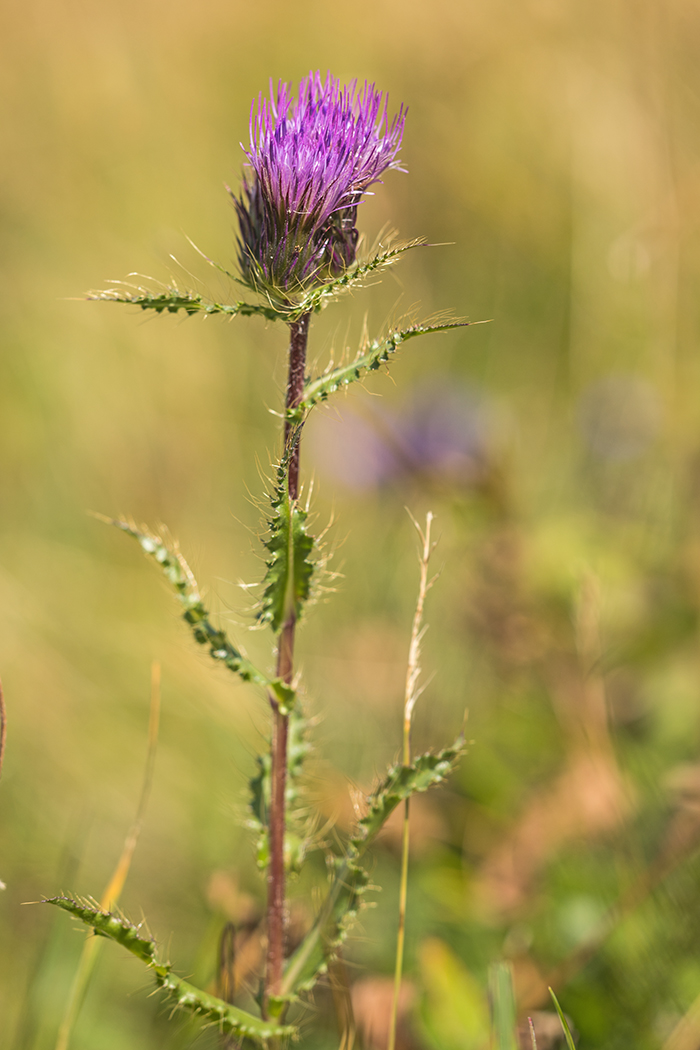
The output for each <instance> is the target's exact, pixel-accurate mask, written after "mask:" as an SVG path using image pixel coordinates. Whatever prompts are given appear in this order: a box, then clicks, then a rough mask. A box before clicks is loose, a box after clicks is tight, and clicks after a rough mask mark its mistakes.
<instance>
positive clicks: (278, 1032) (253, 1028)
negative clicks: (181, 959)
mask: <svg viewBox="0 0 700 1050" xmlns="http://www.w3.org/2000/svg"><path fill="white" fill-rule="evenodd" d="M45 903H46V904H55V905H57V906H58V907H59V908H63V909H64V911H67V912H69V913H70V914H71V915H74V916H75V917H76V918H77V919H80V920H81V921H82V922H84V923H85V924H86V925H87V926H90V927H92V929H93V930H94V931H95V933H96V934H98V935H99V936H102V937H109V938H111V939H112V940H114V941H116V942H117V943H118V944H121V945H122V947H124V948H126V949H127V950H128V951H130V952H131V953H132V954H133V955H135V956H136V957H137V958H139V959H141V961H142V962H145V963H146V965H147V966H148V968H149V969H150V970H152V971H153V974H154V976H155V979H156V983H157V984H158V986H159V987H160V988H162V989H163V991H164V992H165V993H166V994H167V995H168V997H169V998H170V999H172V1000H173V1001H174V1002H175V1004H176V1005H177V1006H180V1007H182V1008H183V1009H185V1010H188V1011H189V1012H190V1013H193V1014H195V1015H197V1016H198V1017H201V1018H202V1019H203V1020H205V1021H208V1022H209V1023H211V1024H215V1025H217V1027H218V1028H219V1030H220V1031H221V1032H223V1033H227V1034H231V1035H234V1036H237V1037H239V1038H246V1039H253V1040H255V1041H257V1042H258V1043H265V1042H266V1041H267V1040H268V1039H273V1038H277V1037H284V1036H290V1035H294V1034H295V1032H296V1029H295V1028H294V1027H293V1026H291V1025H278V1024H275V1023H274V1022H271V1021H264V1020H263V1019H262V1018H261V1017H256V1016H255V1015H254V1014H249V1013H247V1012H246V1011H245V1010H239V1009H238V1007H236V1006H231V1004H230V1003H226V1002H224V1001H223V999H217V998H216V996H214V995H208V994H207V993H206V992H203V991H202V990H201V989H199V988H195V986H194V985H192V984H190V983H189V982H188V981H184V980H182V978H180V977H178V976H176V975H175V974H174V973H173V972H172V967H171V966H170V964H169V963H162V962H159V961H158V960H157V958H156V951H155V942H154V941H153V939H152V938H151V937H144V936H143V934H142V933H141V926H135V925H134V924H133V923H130V922H129V921H128V920H127V919H125V918H124V917H123V916H121V915H116V914H114V913H113V912H108V911H102V910H101V909H100V907H99V906H98V905H97V904H96V903H95V902H93V901H91V900H87V899H84V898H73V897H66V896H61V897H52V898H50V899H49V900H47V901H45Z"/></svg>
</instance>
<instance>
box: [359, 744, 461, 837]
mask: <svg viewBox="0 0 700 1050" xmlns="http://www.w3.org/2000/svg"><path fill="white" fill-rule="evenodd" d="M463 751H464V737H463V736H462V735H460V736H459V737H458V738H457V740H456V741H455V742H454V744H453V745H452V746H451V747H446V748H444V749H443V750H442V751H438V752H437V754H434V753H433V752H430V751H429V752H427V753H426V754H424V755H420V756H419V757H418V758H417V759H415V761H414V762H412V763H411V765H410V766H401V765H396V766H392V768H391V769H390V770H389V772H388V773H387V775H386V777H385V778H384V780H382V781H381V783H380V784H379V785H378V786H377V787H376V788H375V790H374V791H373V792H372V794H371V795H370V797H369V800H368V801H369V808H368V811H367V814H366V815H365V816H364V817H363V818H362V820H361V821H360V823H359V826H358V832H357V835H356V836H355V837H354V838H353V839H352V845H353V846H354V847H355V848H356V849H357V850H358V851H359V852H361V853H364V851H365V850H366V849H367V847H368V846H369V845H370V844H371V843H372V842H373V841H374V839H375V838H376V837H377V835H378V833H379V832H380V831H381V829H382V827H383V826H384V824H386V822H387V820H388V819H389V817H390V816H391V814H392V813H393V812H394V810H395V809H396V807H397V806H398V805H399V803H400V802H403V801H404V799H407V798H409V797H410V796H411V795H414V794H416V793H417V792H421V791H427V790H428V788H431V787H433V786H434V785H435V784H440V783H441V782H442V781H443V780H445V779H446V778H447V777H448V776H449V775H450V773H451V772H452V770H453V769H454V767H455V765H456V764H457V762H458V760H459V758H460V756H461V755H462V754H463Z"/></svg>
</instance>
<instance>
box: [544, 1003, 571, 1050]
mask: <svg viewBox="0 0 700 1050" xmlns="http://www.w3.org/2000/svg"><path fill="white" fill-rule="evenodd" d="M549 994H550V995H551V997H552V1001H553V1003H554V1006H555V1008H556V1011H557V1013H558V1014H559V1020H560V1022H561V1026H562V1029H563V1031H564V1038H565V1039H566V1045H567V1046H568V1048H569V1050H576V1043H575V1042H574V1037H573V1036H572V1034H571V1029H570V1028H569V1025H568V1022H567V1020H566V1017H565V1016H564V1011H563V1010H562V1008H561V1006H560V1005H559V1000H558V999H557V997H556V995H555V994H554V992H553V991H552V989H551V988H550V989H549Z"/></svg>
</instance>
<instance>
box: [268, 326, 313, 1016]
mask: <svg viewBox="0 0 700 1050" xmlns="http://www.w3.org/2000/svg"><path fill="white" fill-rule="evenodd" d="M289 328H290V343H289V375H288V379H287V395H286V399H285V406H286V407H287V408H296V406H297V405H298V404H299V403H300V402H301V400H302V398H303V396H304V375H305V370H306V342H307V339H308V335H309V315H308V314H306V315H305V316H304V317H302V318H301V319H300V320H299V321H296V322H295V323H294V324H291V325H290V326H289ZM291 432H292V426H291V424H290V422H289V421H288V420H286V421H285V424H284V443H285V448H286V446H287V442H288V441H289V438H290V435H291ZM287 485H288V490H289V498H290V500H296V499H298V498H299V440H298V439H297V443H296V447H295V449H294V452H293V453H292V455H291V458H290V461H289V473H288V475H287ZM295 630H296V612H295V610H294V608H291V609H290V610H289V612H288V614H287V617H286V619H285V621H284V623H283V625H282V629H281V631H280V636H279V642H278V649H277V677H278V678H281V679H282V680H283V681H284V682H287V684H290V685H291V682H292V677H293V674H294V635H295ZM270 704H271V706H272V711H273V729H272V747H271V756H272V763H271V772H270V779H271V790H270V864H269V867H268V872H267V967H266V973H265V995H264V1009H265V1012H266V1013H267V1003H268V1000H269V998H270V996H271V995H279V993H280V990H281V986H282V970H283V966H284V947H285V945H284V941H285V926H286V909H285V877H284V832H285V825H286V817H285V790H286V785H287V741H288V735H289V717H288V715H286V714H284V713H283V712H282V711H280V708H279V704H278V703H277V701H276V700H275V699H274V698H273V697H270Z"/></svg>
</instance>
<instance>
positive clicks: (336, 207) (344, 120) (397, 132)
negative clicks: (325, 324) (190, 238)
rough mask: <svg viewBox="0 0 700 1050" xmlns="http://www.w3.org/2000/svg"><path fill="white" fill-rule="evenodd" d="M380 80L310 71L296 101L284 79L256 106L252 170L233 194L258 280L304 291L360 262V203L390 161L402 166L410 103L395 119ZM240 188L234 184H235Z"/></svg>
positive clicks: (243, 247)
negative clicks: (337, 77) (341, 77)
mask: <svg viewBox="0 0 700 1050" xmlns="http://www.w3.org/2000/svg"><path fill="white" fill-rule="evenodd" d="M387 102H388V100H387V99H384V98H383V95H382V92H381V91H377V90H376V89H375V86H374V84H368V83H367V82H365V84H364V87H363V88H361V89H359V90H358V87H357V82H356V81H352V83H350V84H347V85H341V83H340V81H339V80H335V79H334V78H333V77H332V76H331V75H330V73H328V74H327V76H326V79H325V81H323V80H322V79H321V74H320V73H309V75H308V76H307V77H304V78H303V79H302V81H301V83H300V84H299V93H298V96H297V98H296V100H295V99H294V98H293V96H292V94H291V88H290V85H289V84H283V83H282V82H280V83H279V84H278V86H277V91H276V92H275V91H274V90H273V87H272V83H271V84H270V100H269V101H268V100H267V99H264V98H263V97H262V95H261V96H260V97H259V99H258V102H257V106H256V103H255V102H253V105H252V107H251V114H250V149H248V150H245V153H246V156H247V158H248V162H249V165H250V167H251V168H252V173H251V175H250V177H246V176H245V175H244V177H243V192H242V194H241V196H240V197H237V196H236V195H235V194H233V193H232V194H231V195H232V197H233V201H234V204H235V207H236V211H237V213H238V221H239V225H240V239H239V263H240V267H241V271H242V273H243V276H244V277H245V279H246V280H247V281H248V282H249V283H250V284H251V285H253V286H254V287H255V288H258V287H261V286H262V287H268V288H272V289H275V290H281V291H283V292H294V291H298V290H300V289H301V288H303V287H304V286H306V285H308V284H310V283H313V282H314V281H323V280H326V279H327V278H328V277H334V276H338V275H339V274H340V273H342V272H343V270H344V269H346V267H348V266H350V265H351V264H352V263H353V262H354V261H355V248H356V245H357V237H358V234H357V228H356V225H355V223H356V219H357V206H358V204H359V203H360V202H361V200H362V195H363V194H364V193H365V192H366V191H367V189H368V187H369V186H371V185H372V184H373V183H375V182H377V181H378V180H379V178H380V176H381V175H382V174H383V172H385V171H386V170H387V169H388V168H399V170H401V169H400V167H399V163H398V160H397V155H398V152H399V148H400V146H401V137H402V135H403V128H404V122H405V119H406V110H405V109H404V107H403V106H402V107H401V108H400V109H399V112H398V113H397V114H396V115H395V116H394V118H393V119H392V121H391V123H390V122H389V116H388V108H387ZM229 192H230V191H229Z"/></svg>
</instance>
